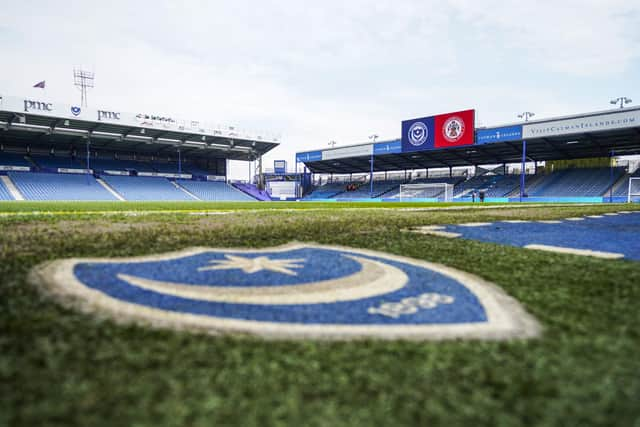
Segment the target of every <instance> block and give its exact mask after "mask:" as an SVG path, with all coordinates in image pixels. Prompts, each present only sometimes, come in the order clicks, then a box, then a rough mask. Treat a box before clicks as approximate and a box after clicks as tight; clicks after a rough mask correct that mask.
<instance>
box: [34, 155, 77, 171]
mask: <svg viewBox="0 0 640 427" xmlns="http://www.w3.org/2000/svg"><path fill="white" fill-rule="evenodd" d="M30 158H31V161H32V162H33V163H35V164H36V165H37V166H38V167H39V168H40V169H59V168H66V169H84V168H85V166H84V165H83V164H82V163H81V162H80V161H78V160H76V159H74V158H72V157H63V156H46V155H31V156H30Z"/></svg>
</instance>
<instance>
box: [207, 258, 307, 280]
mask: <svg viewBox="0 0 640 427" xmlns="http://www.w3.org/2000/svg"><path fill="white" fill-rule="evenodd" d="M225 258H227V259H226V260H211V261H209V263H211V264H216V265H210V266H208V267H200V268H198V271H210V270H234V269H239V270H242V271H244V272H245V273H248V274H253V273H257V272H259V271H263V270H268V271H275V272H276V273H282V274H286V275H288V276H297V275H298V273H296V272H295V271H293V270H291V269H292V268H302V267H303V266H302V265H299V264H297V263H299V262H304V261H306V259H305V258H294V259H269V257H266V256H259V257H256V258H245V257H241V256H236V255H225Z"/></svg>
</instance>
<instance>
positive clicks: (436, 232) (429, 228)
mask: <svg viewBox="0 0 640 427" xmlns="http://www.w3.org/2000/svg"><path fill="white" fill-rule="evenodd" d="M443 230H444V227H442V226H440V225H425V226H424V227H416V228H413V229H412V230H411V231H412V232H413V233H419V234H428V235H431V236H438V237H448V238H450V239H454V238H456V237H460V236H461V234H460V233H451V232H448V231H443Z"/></svg>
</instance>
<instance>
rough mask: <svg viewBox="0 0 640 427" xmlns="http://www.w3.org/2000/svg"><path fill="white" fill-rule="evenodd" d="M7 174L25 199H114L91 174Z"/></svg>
mask: <svg viewBox="0 0 640 427" xmlns="http://www.w3.org/2000/svg"><path fill="white" fill-rule="evenodd" d="M7 175H8V176H9V178H10V179H11V181H13V183H14V185H15V186H16V188H17V189H18V191H20V193H21V194H22V195H23V196H24V198H25V199H26V200H116V199H115V197H113V195H112V194H111V193H109V191H107V190H106V189H105V188H104V187H103V186H101V185H100V184H99V183H98V182H97V181H96V179H95V178H94V177H93V176H92V175H86V174H78V175H76V174H56V173H34V172H9V173H8V174H7Z"/></svg>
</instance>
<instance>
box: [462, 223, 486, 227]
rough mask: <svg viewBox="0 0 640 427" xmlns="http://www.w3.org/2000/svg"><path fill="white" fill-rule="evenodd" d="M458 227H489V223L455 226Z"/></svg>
mask: <svg viewBox="0 0 640 427" xmlns="http://www.w3.org/2000/svg"><path fill="white" fill-rule="evenodd" d="M457 225H459V226H460V227H484V226H487V225H491V223H490V222H467V223H465V224H457Z"/></svg>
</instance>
